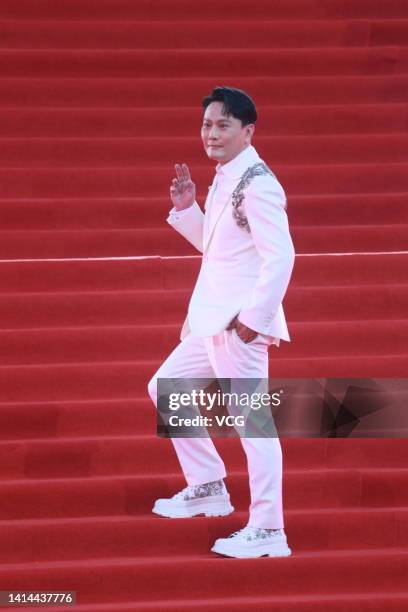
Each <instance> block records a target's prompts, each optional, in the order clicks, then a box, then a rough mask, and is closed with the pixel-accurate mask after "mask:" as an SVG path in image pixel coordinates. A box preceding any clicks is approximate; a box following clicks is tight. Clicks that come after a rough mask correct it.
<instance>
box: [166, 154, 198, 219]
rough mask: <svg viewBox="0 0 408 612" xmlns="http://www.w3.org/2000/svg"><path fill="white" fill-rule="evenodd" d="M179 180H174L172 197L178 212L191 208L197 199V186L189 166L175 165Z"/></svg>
mask: <svg viewBox="0 0 408 612" xmlns="http://www.w3.org/2000/svg"><path fill="white" fill-rule="evenodd" d="M174 168H175V170H176V174H177V178H174V179H173V180H172V185H171V187H170V197H171V201H172V202H173V206H174V208H175V209H176V210H184V209H185V208H189V207H190V206H191V205H192V204H193V202H194V200H195V197H196V188H195V184H194V183H193V181H192V180H191V176H190V171H189V169H188V166H187V164H182V165H181V166H180V164H175V166H174Z"/></svg>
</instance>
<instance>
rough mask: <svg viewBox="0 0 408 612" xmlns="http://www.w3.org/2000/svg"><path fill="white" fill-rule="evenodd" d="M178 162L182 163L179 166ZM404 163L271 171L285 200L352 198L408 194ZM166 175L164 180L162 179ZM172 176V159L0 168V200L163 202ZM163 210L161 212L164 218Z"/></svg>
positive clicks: (204, 170)
mask: <svg viewBox="0 0 408 612" xmlns="http://www.w3.org/2000/svg"><path fill="white" fill-rule="evenodd" d="M180 161H183V160H180ZM407 170H408V163H394V164H327V165H317V164H314V165H305V164H303V165H299V166H298V165H294V164H290V165H285V166H281V165H280V166H279V165H276V166H274V169H273V172H274V173H275V174H276V176H277V178H278V180H279V181H280V182H281V183H282V185H285V191H286V192H287V194H288V195H289V196H290V195H312V194H314V193H315V194H316V195H323V194H325V195H327V194H335V193H338V194H354V195H357V196H358V194H359V193H360V192H361V193H368V192H375V191H378V192H381V193H384V197H386V195H385V194H386V193H401V192H407V191H408V171H407ZM190 171H191V174H192V176H194V181H195V183H196V185H197V188H198V193H201V194H204V193H206V192H208V185H209V184H211V182H212V180H213V174H214V172H213V168H212V166H205V167H204V166H191V167H190ZM166 174H167V176H166ZM173 175H174V158H172V159H169V162H168V164H166V166H157V168H152V167H151V166H146V167H143V168H141V167H140V166H135V167H108V166H107V167H104V168H101V167H97V168H46V167H38V168H33V167H30V168H28V169H26V168H1V169H0V181H1V183H0V198H1V199H3V198H12V199H16V198H28V197H29V198H59V197H67V198H76V197H81V198H83V197H85V196H89V197H128V198H129V197H131V196H132V195H135V196H137V197H142V196H149V197H151V196H163V195H164V194H167V193H168V191H169V184H170V181H171V179H172V178H173ZM167 210H168V208H167V207H166V212H167Z"/></svg>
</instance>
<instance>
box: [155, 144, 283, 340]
mask: <svg viewBox="0 0 408 612" xmlns="http://www.w3.org/2000/svg"><path fill="white" fill-rule="evenodd" d="M262 161H263V160H262V159H261V158H260V157H259V155H258V153H257V152H256V150H255V148H254V147H253V146H252V145H249V146H248V147H247V148H246V149H244V150H243V151H241V153H239V154H238V155H237V156H236V157H235V158H234V159H232V160H231V161H229V162H228V163H226V164H224V165H223V166H221V164H218V165H217V167H216V170H217V175H216V178H215V181H214V182H213V184H212V186H211V187H210V189H209V193H208V196H207V199H206V203H205V206H204V208H205V214H203V212H202V211H201V209H200V207H199V205H198V203H197V202H196V201H194V203H193V205H192V206H190V207H189V208H188V209H185V210H183V211H176V209H175V208H173V209H172V210H171V211H170V214H169V217H168V218H167V222H168V223H169V224H170V225H172V227H173V228H174V229H175V230H177V231H178V232H179V233H180V234H181V235H182V236H184V237H185V238H186V239H187V240H188V241H189V242H191V244H193V245H194V246H195V247H196V248H197V249H198V250H199V251H200V252H201V253H202V254H203V257H202V262H201V269H200V272H199V275H198V278H197V281H196V285H195V288H194V291H193V294H192V296H191V299H190V303H189V307H188V314H187V317H186V320H185V321H184V324H183V327H182V330H181V334H180V339H181V340H183V338H184V337H185V336H186V335H187V334H188V333H189V332H190V331H191V333H192V334H193V335H195V336H201V337H205V336H213V335H215V334H218V333H219V332H221V331H222V330H224V329H225V328H226V327H227V326H228V324H229V323H230V321H231V320H232V319H233V318H234V317H235V315H239V320H240V321H241V322H242V323H244V324H245V325H247V326H248V327H250V328H251V329H253V330H255V331H257V332H258V333H259V334H262V335H264V336H267V337H268V339H270V341H271V342H274V343H275V344H277V345H279V339H283V340H287V341H290V338H289V333H288V329H287V325H286V320H285V315H284V312H283V307H282V300H283V297H284V295H285V292H286V289H287V286H288V284H289V280H290V277H291V273H292V269H293V265H294V259H295V250H294V247H293V243H292V239H291V236H290V233H289V226H288V219H287V215H286V210H285V204H286V196H285V192H284V190H283V188H282V186H281V185H280V183H279V182H278V180H277V178H276V177H275V176H274V175H272V174H263V175H258V176H255V177H253V179H252V181H251V182H250V184H249V185H248V186H247V187H246V188H245V189H244V190H243V193H244V194H245V198H244V204H243V207H242V208H243V210H244V213H245V216H246V218H247V220H248V223H249V227H250V232H248V231H246V230H245V229H244V228H243V227H240V226H239V225H238V223H237V221H236V219H235V218H234V216H233V214H232V213H233V210H234V209H233V206H232V192H233V190H234V189H235V187H236V186H237V185H238V183H239V182H240V178H241V176H242V175H243V173H244V172H245V170H246V169H247V168H248V167H250V166H252V165H253V164H256V163H258V162H262ZM220 170H221V172H222V173H223V176H224V177H225V176H228V180H229V182H228V186H229V187H230V188H229V189H227V191H226V190H225V189H224V190H222V189H218V191H219V192H220V193H218V192H217V177H218V178H220V177H219V174H218V173H219V171H220ZM224 185H225V183H224ZM215 196H218V199H217V197H215Z"/></svg>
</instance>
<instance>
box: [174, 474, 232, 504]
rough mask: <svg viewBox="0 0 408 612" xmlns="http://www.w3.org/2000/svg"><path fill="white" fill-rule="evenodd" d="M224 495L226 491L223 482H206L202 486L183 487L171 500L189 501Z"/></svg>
mask: <svg viewBox="0 0 408 612" xmlns="http://www.w3.org/2000/svg"><path fill="white" fill-rule="evenodd" d="M224 493H226V489H225V485H224V481H223V480H222V479H221V480H214V481H213V482H207V483H205V484H202V485H195V486H188V487H185V488H184V489H183V490H182V491H180V492H179V493H176V494H175V495H173V499H183V500H185V501H190V500H192V499H199V498H202V497H209V496H211V495H223V494H224Z"/></svg>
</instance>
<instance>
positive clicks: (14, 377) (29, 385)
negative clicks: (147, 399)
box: [0, 345, 408, 402]
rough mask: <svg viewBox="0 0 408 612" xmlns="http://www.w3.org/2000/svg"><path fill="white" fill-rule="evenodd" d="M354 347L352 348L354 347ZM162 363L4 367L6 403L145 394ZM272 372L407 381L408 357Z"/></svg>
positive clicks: (296, 363) (351, 359) (289, 365)
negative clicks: (401, 379) (400, 379)
mask: <svg viewBox="0 0 408 612" xmlns="http://www.w3.org/2000/svg"><path fill="white" fill-rule="evenodd" d="M351 346H352V345H351ZM161 363H162V360H161V359H157V360H154V361H152V360H148V361H133V362H129V361H128V362H112V361H107V362H105V363H84V362H81V363H73V364H68V363H66V364H60V365H53V364H50V363H48V364H43V365H37V366H31V365H20V366H4V367H0V384H1V389H2V401H3V402H21V401H24V402H26V401H32V402H35V401H44V402H47V401H54V400H58V401H65V400H69V401H72V400H83V401H85V400H98V399H101V398H105V399H116V398H118V397H120V398H126V397H135V396H137V397H140V396H145V395H146V386H147V382H148V381H149V379H150V378H151V377H152V376H153V374H154V373H155V372H156V370H157V369H158V368H159V366H160V365H161ZM270 372H271V373H273V376H275V377H277V378H308V377H309V378H310V377H312V378H316V377H317V378H322V377H323V378H325V377H331V378H335V377H340V378H344V377H348V378H350V377H357V378H360V377H370V378H371V377H374V378H375V377H376V378H407V377H408V354H407V353H406V354H398V355H395V354H394V353H393V352H390V353H389V354H385V353H384V352H382V353H381V354H379V355H370V356H367V354H363V355H358V354H356V352H355V349H354V348H353V354H352V355H351V356H350V354H349V355H345V356H343V357H338V356H326V357H314V356H313V357H312V356H310V355H307V356H306V357H303V358H300V357H299V358H292V359H289V358H287V359H282V358H280V359H277V354H276V353H275V354H273V355H271V358H270Z"/></svg>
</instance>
